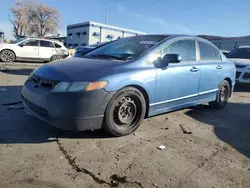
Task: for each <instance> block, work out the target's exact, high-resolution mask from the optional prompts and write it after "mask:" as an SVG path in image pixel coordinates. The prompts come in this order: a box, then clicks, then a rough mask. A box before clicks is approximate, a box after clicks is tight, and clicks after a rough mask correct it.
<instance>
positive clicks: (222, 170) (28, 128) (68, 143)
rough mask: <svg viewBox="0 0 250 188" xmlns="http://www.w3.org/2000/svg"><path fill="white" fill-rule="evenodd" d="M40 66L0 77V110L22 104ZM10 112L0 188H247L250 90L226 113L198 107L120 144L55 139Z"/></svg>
mask: <svg viewBox="0 0 250 188" xmlns="http://www.w3.org/2000/svg"><path fill="white" fill-rule="evenodd" d="M39 65H40V64H26V63H24V64H14V65H11V66H5V67H6V68H9V69H10V70H8V71H3V72H1V71H0V104H3V103H7V102H14V101H19V100H21V97H20V90H21V87H22V84H23V83H24V81H25V80H26V78H27V76H28V75H29V73H30V72H31V71H32V70H33V69H34V68H35V67H37V66H39ZM7 107H8V106H0V187H1V188H2V187H3V188H5V187H8V188H20V187H21V188H22V187H25V188H38V187H39V188H41V187H43V188H67V187H71V188H75V187H81V188H83V187H84V188H102V187H103V188H106V187H112V186H114V187H129V188H137V187H138V188H142V187H143V188H147V187H160V188H161V187H169V188H170V187H172V188H174V187H175V188H177V187H178V188H182V187H183V188H196V187H197V188H198V187H202V188H203V187H204V188H212V187H214V188H220V187H223V188H224V187H225V188H231V187H235V188H236V187H237V188H241V187H242V188H249V187H250V116H249V110H250V87H249V86H245V87H243V86H241V87H237V88H236V90H235V92H234V93H233V96H232V98H231V99H230V101H229V104H228V105H227V107H226V108H225V109H223V110H220V111H216V110H212V109H210V108H209V107H208V106H207V105H201V106H197V107H194V108H189V109H184V110H181V111H176V112H172V113H168V114H164V115H160V116H156V117H153V118H148V119H146V120H144V122H143V123H142V125H141V127H140V128H139V129H138V130H137V131H136V133H135V134H132V135H129V136H125V137H120V138H112V137H109V135H107V134H106V133H105V132H104V131H101V130H100V131H93V132H92V131H89V132H78V133H74V132H66V131H60V130H58V129H56V128H53V127H51V126H50V125H48V124H46V123H43V122H41V121H40V120H38V119H36V118H32V117H30V116H28V115H26V114H25V113H24V112H23V110H8V109H7ZM180 124H183V125H186V126H188V127H189V128H190V129H191V130H192V134H183V132H182V130H181V128H180V126H179V125H180ZM160 145H165V146H166V148H165V149H164V150H159V149H157V147H158V146H160Z"/></svg>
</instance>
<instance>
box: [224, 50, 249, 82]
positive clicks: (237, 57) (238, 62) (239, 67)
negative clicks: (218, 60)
mask: <svg viewBox="0 0 250 188" xmlns="http://www.w3.org/2000/svg"><path fill="white" fill-rule="evenodd" d="M227 57H228V58H229V59H230V60H232V61H233V62H234V63H235V66H236V81H237V82H238V83H248V84H249V83H250V46H241V47H239V48H237V49H235V50H233V51H232V52H230V53H229V54H228V55H227Z"/></svg>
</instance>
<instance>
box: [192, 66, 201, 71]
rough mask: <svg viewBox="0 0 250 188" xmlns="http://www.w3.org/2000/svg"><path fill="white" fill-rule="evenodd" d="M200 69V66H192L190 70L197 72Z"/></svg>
mask: <svg viewBox="0 0 250 188" xmlns="http://www.w3.org/2000/svg"><path fill="white" fill-rule="evenodd" d="M199 70H200V69H198V68H196V67H192V68H191V69H190V71H191V72H197V71H199Z"/></svg>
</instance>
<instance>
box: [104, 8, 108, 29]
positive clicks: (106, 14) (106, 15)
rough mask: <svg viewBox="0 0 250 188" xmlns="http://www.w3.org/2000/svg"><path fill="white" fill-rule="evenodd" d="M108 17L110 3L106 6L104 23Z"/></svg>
mask: <svg viewBox="0 0 250 188" xmlns="http://www.w3.org/2000/svg"><path fill="white" fill-rule="evenodd" d="M107 17H108V5H106V7H105V15H104V23H105V24H107Z"/></svg>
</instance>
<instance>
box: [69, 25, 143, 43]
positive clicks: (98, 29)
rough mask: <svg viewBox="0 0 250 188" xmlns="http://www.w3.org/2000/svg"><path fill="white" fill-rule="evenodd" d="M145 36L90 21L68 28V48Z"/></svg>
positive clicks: (140, 33) (141, 33)
mask: <svg viewBox="0 0 250 188" xmlns="http://www.w3.org/2000/svg"><path fill="white" fill-rule="evenodd" d="M143 34H146V33H144V32H139V31H134V30H130V29H125V28H120V27H116V26H111V25H106V24H101V23H96V22H91V21H88V22H83V23H77V24H72V25H68V26H67V46H68V47H72V48H75V47H77V46H86V45H90V44H95V43H99V42H106V41H112V40H116V39H119V38H123V37H129V36H135V35H143Z"/></svg>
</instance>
